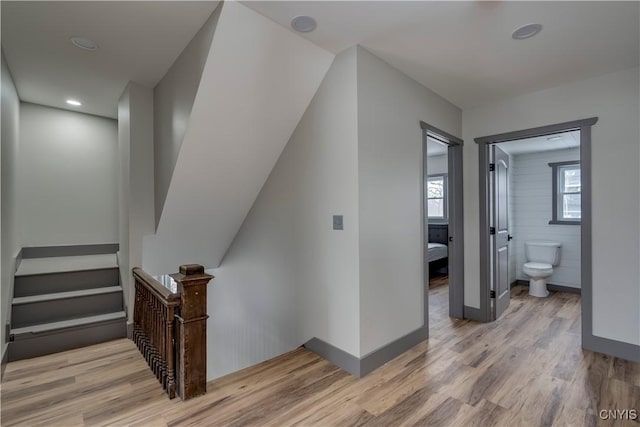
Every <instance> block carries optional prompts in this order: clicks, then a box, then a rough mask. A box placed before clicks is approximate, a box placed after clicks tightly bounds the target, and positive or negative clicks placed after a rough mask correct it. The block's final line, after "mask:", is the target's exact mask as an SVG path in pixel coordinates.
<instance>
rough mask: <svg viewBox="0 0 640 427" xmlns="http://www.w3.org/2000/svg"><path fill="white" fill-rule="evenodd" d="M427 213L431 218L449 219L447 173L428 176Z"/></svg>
mask: <svg viewBox="0 0 640 427" xmlns="http://www.w3.org/2000/svg"><path fill="white" fill-rule="evenodd" d="M427 215H428V216H429V218H430V219H435V220H442V221H445V220H446V219H447V175H446V174H440V175H429V177H428V178H427Z"/></svg>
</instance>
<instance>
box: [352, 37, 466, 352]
mask: <svg viewBox="0 0 640 427" xmlns="http://www.w3.org/2000/svg"><path fill="white" fill-rule="evenodd" d="M420 120H422V121H425V122H427V123H429V124H430V125H433V126H436V127H438V128H440V129H442V130H444V131H446V132H449V133H451V134H453V135H460V131H461V111H460V109H459V108H458V107H456V106H454V105H453V104H451V103H449V102H448V101H446V100H444V99H443V98H441V97H439V96H438V95H436V94H435V93H433V92H431V91H430V90H428V89H426V88H425V87H424V86H422V85H420V84H419V83H417V82H416V81H414V80H412V79H410V78H409V77H407V76H406V75H404V74H402V73H401V72H399V71H398V70H396V69H395V68H393V67H391V66H390V65H388V64H387V63H385V62H383V61H382V60H380V59H379V58H377V57H375V56H374V55H372V54H371V53H369V52H367V51H366V50H365V49H363V48H360V47H359V48H358V180H359V186H358V191H359V205H360V213H359V218H360V219H359V220H360V325H361V328H360V330H361V332H360V354H361V355H366V354H368V353H370V352H371V351H374V350H376V349H378V348H380V347H382V346H384V345H386V344H388V343H390V342H392V341H394V340H396V339H397V338H400V337H402V336H403V335H406V334H408V333H410V332H412V331H414V330H416V329H418V328H420V327H421V326H422V325H423V321H424V309H425V308H424V307H423V305H424V297H423V289H424V284H423V275H422V274H423V273H422V259H423V256H424V255H423V248H422V246H423V242H422V240H423V238H422V236H423V234H422V208H421V203H422V199H421V191H422V180H423V176H422V129H421V128H420ZM427 167H428V165H427ZM427 173H429V171H428V170H427Z"/></svg>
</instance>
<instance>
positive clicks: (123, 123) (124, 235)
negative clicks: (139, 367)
mask: <svg viewBox="0 0 640 427" xmlns="http://www.w3.org/2000/svg"><path fill="white" fill-rule="evenodd" d="M129 97H130V95H129V86H127V87H126V88H125V89H124V91H123V92H122V95H120V99H118V243H119V248H118V267H119V269H120V283H121V284H122V289H123V291H124V303H125V306H127V308H128V309H129V307H130V306H132V305H133V304H131V302H130V301H131V298H130V296H129V293H130V291H129V289H130V287H131V285H130V284H131V280H130V279H129V277H130V273H129V272H130V271H131V267H130V266H129V182H130V176H129V172H130V170H131V168H130V163H131V162H130V157H131V156H130V146H131V140H130V137H131V118H130V106H129V104H130V101H129ZM127 311H128V310H127ZM128 321H129V322H131V319H130V318H129V320H128Z"/></svg>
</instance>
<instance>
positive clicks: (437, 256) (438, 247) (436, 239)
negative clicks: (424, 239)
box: [426, 224, 449, 277]
mask: <svg viewBox="0 0 640 427" xmlns="http://www.w3.org/2000/svg"><path fill="white" fill-rule="evenodd" d="M448 243H449V226H448V225H447V224H429V245H428V247H427V254H426V255H427V260H428V262H429V277H433V276H436V275H446V274H448V273H449V247H448Z"/></svg>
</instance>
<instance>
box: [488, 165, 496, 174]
mask: <svg viewBox="0 0 640 427" xmlns="http://www.w3.org/2000/svg"><path fill="white" fill-rule="evenodd" d="M495 170H496V164H495V163H489V172H494V171H495Z"/></svg>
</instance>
